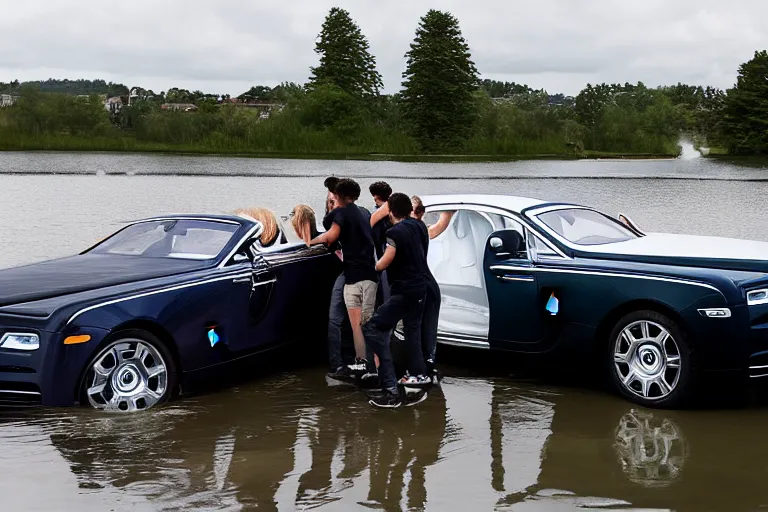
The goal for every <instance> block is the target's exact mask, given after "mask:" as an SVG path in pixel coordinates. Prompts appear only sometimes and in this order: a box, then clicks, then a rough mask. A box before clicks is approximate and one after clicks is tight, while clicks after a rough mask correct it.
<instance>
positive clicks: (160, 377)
mask: <svg viewBox="0 0 768 512" xmlns="http://www.w3.org/2000/svg"><path fill="white" fill-rule="evenodd" d="M89 373H90V378H88V379H87V381H86V386H87V387H86V389H85V392H86V394H87V395H88V401H89V402H90V403H91V405H92V406H93V407H95V408H96V409H102V410H107V411H120V412H127V411H137V410H143V409H149V408H150V407H152V406H153V405H155V404H157V403H158V402H159V401H161V400H162V399H163V398H164V396H165V394H166V392H167V391H168V370H167V365H166V363H165V361H164V360H163V357H162V355H161V354H160V352H159V351H158V350H157V349H156V348H155V347H154V346H152V345H151V344H149V343H147V342H146V341H144V340H141V339H135V338H129V339H122V340H119V341H117V342H115V343H113V344H111V345H110V346H108V347H107V348H105V349H104V350H103V351H102V352H101V353H100V354H99V355H98V356H97V357H96V359H95V360H94V361H93V363H92V365H91V371H90V372H89Z"/></svg>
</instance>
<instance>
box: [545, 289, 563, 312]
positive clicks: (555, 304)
mask: <svg viewBox="0 0 768 512" xmlns="http://www.w3.org/2000/svg"><path fill="white" fill-rule="evenodd" d="M547 311H549V314H551V315H556V314H557V312H558V311H560V301H559V300H557V297H555V292H552V295H550V296H549V300H548V301H547Z"/></svg>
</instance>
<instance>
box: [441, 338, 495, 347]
mask: <svg viewBox="0 0 768 512" xmlns="http://www.w3.org/2000/svg"><path fill="white" fill-rule="evenodd" d="M437 342H438V343H442V344H443V345H452V346H454V347H467V348H480V349H484V350H488V349H490V348H491V344H490V343H488V342H487V341H475V340H468V339H464V338H460V337H448V336H446V335H440V334H438V335H437Z"/></svg>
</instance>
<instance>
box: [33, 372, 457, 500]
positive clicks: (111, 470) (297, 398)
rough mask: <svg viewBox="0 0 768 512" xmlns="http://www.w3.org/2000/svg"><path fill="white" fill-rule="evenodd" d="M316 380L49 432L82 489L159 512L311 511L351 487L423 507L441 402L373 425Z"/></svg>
mask: <svg viewBox="0 0 768 512" xmlns="http://www.w3.org/2000/svg"><path fill="white" fill-rule="evenodd" d="M319 380H320V381H321V380H322V376H321V374H317V373H315V372H311V373H309V374H300V375H298V376H294V375H292V376H285V377H281V378H277V379H275V380H274V381H273V382H271V383H270V385H269V387H268V388H267V389H265V387H264V386H262V385H259V386H256V385H253V386H247V387H241V388H238V389H237V390H236V391H230V392H226V393H222V394H220V395H218V396H214V395H210V394H209V395H205V396H201V397H199V399H197V400H195V401H192V400H190V401H183V402H178V404H176V405H172V406H168V407H164V408H162V409H157V410H156V411H153V412H149V413H147V414H141V415H131V416H128V417H126V416H125V415H121V416H104V415H96V416H94V415H92V414H89V413H88V412H87V411H80V410H74V411H72V412H70V413H68V414H67V415H66V416H65V417H63V418H61V419H60V420H59V421H57V422H55V423H53V424H50V425H48V426H46V427H44V428H45V429H46V430H48V432H49V433H50V437H51V440H52V442H53V445H54V446H55V447H56V449H57V450H59V451H60V452H61V454H62V455H63V456H64V458H65V459H66V460H67V461H68V462H69V464H70V466H71V468H72V472H73V473H74V474H75V475H77V478H78V481H79V483H80V485H81V486H83V487H94V486H97V485H104V486H114V487H117V488H119V489H121V490H122V491H123V492H125V493H128V494H134V493H140V494H143V495H145V496H147V497H148V498H150V501H151V502H152V503H154V504H155V505H157V506H158V508H163V509H166V508H171V509H177V508H178V509H208V510H210V509H212V508H217V509H218V508H221V507H228V509H229V508H235V509H239V508H240V507H243V508H245V509H251V508H255V507H258V508H259V510H262V509H266V510H278V509H281V510H294V509H306V508H312V507H315V506H318V505H321V504H332V503H333V502H335V501H337V500H339V499H345V497H346V494H347V493H350V492H353V488H354V497H351V498H347V499H350V500H353V501H355V502H357V501H362V502H368V503H374V504H380V506H381V507H383V508H384V509H385V510H394V509H399V508H400V504H401V503H405V504H407V506H408V507H409V508H411V509H423V507H424V503H425V502H426V499H427V492H426V488H425V479H424V470H425V468H428V467H429V466H431V465H432V464H434V463H435V462H436V461H437V460H438V450H439V449H440V446H441V442H442V440H443V437H444V433H445V424H446V418H445V402H444V401H443V400H441V399H440V398H438V397H437V396H435V397H431V398H432V399H431V400H429V401H428V402H425V404H424V406H423V407H419V408H409V409H404V410H403V411H402V414H383V415H377V416H376V417H373V416H372V413H371V410H370V407H369V406H368V405H367V404H366V403H365V401H364V400H362V399H361V398H360V397H357V398H358V399H357V400H356V399H355V398H356V395H357V394H358V391H352V392H351V393H343V392H339V391H338V390H336V389H333V390H329V389H328V388H326V387H325V386H318V384H317V382H318V381H319ZM286 387H288V388H290V389H291V392H290V393H284V392H283V391H285V388H286ZM339 400H342V402H343V405H342V406H341V407H340V404H339ZM331 508H333V507H331Z"/></svg>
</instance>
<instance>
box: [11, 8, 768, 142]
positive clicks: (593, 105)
mask: <svg viewBox="0 0 768 512" xmlns="http://www.w3.org/2000/svg"><path fill="white" fill-rule="evenodd" d="M315 52H316V53H317V54H318V57H319V61H318V64H317V66H314V67H312V68H310V76H309V79H308V81H307V83H306V84H304V85H299V84H295V83H283V84H281V85H279V86H277V87H274V88H270V87H267V86H262V85H260V86H255V87H252V88H251V89H250V90H249V91H246V92H245V93H243V94H241V95H240V96H238V98H239V99H240V100H244V101H247V100H253V101H257V102H263V103H274V104H280V106H281V108H280V109H279V111H278V110H273V111H272V112H271V115H270V116H269V118H268V119H264V116H260V115H258V112H256V111H254V110H251V109H243V108H236V107H235V106H232V105H228V103H229V102H225V103H226V104H225V105H224V106H222V100H227V99H229V97H228V96H222V95H215V94H206V93H203V92H202V91H191V92H190V91H188V90H185V89H177V88H174V89H170V90H169V91H167V92H161V93H158V94H155V93H154V92H152V91H145V90H143V89H141V90H140V93H139V94H138V96H137V97H138V100H137V101H133V102H132V105H131V106H130V107H124V108H123V109H122V110H120V111H119V112H116V113H112V114H111V115H110V114H109V113H107V111H106V110H105V109H104V108H103V105H101V104H100V103H99V102H97V101H82V98H80V99H73V98H71V97H66V96H65V95H64V94H57V93H61V92H64V91H72V90H77V91H85V92H84V93H83V94H95V93H97V92H101V91H105V90H106V93H112V92H117V93H118V94H124V93H127V87H125V86H123V85H122V84H112V83H105V82H104V81H93V82H90V81H52V80H49V81H47V82H40V83H37V84H26V85H25V84H19V83H18V82H15V83H12V84H2V83H0V92H3V90H4V88H5V89H14V88H15V89H17V90H18V91H20V95H21V98H20V99H19V101H18V102H17V103H16V104H15V105H14V106H12V107H10V108H5V109H2V110H0V132H2V133H4V137H3V138H2V140H0V148H2V147H5V148H6V149H11V148H32V147H38V146H40V147H44V148H45V149H66V148H68V147H79V148H85V149H88V148H90V147H91V146H94V145H95V146H97V147H94V148H93V149H115V148H117V149H120V148H127V149H164V148H166V149H170V150H173V149H178V150H197V151H203V152H207V151H217V152H229V151H232V152H242V153H267V152H287V153H296V154H302V153H313V154H321V153H331V154H364V153H391V154H400V155H419V154H455V155H458V154H468V155H488V156H495V155H499V156H504V155H507V156H515V155H519V156H526V155H590V154H611V153H620V154H653V155H670V154H676V153H677V152H678V150H679V148H678V141H679V139H680V137H681V135H687V136H689V137H692V138H693V139H694V140H695V141H696V143H697V144H699V145H702V146H710V147H713V148H721V149H722V150H723V151H727V152H729V153H732V154H764V153H766V152H767V151H768V107H767V106H766V102H765V98H768V53H766V52H765V51H758V52H755V55H754V57H753V59H751V60H750V61H749V62H746V63H744V64H742V65H741V66H740V68H739V70H738V77H737V81H736V84H735V85H734V87H733V88H731V89H729V90H727V91H723V90H720V89H717V88H713V87H704V86H693V85H687V84H680V83H678V84H677V85H672V86H663V87H656V88H650V87H647V86H646V85H644V84H643V83H641V82H639V83H636V84H630V83H625V84H595V85H592V84H587V85H586V86H585V87H584V89H582V90H581V91H580V92H579V94H578V95H577V96H576V97H570V96H565V95H563V94H549V93H548V92H547V91H545V90H535V89H532V88H530V87H528V86H527V85H525V84H517V83H514V82H500V81H494V80H487V79H486V80H481V79H480V73H479V71H478V69H477V68H476V66H475V64H474V62H473V60H472V56H471V54H470V50H469V45H468V44H467V42H466V40H465V39H464V37H463V36H462V33H461V30H460V26H459V21H458V20H457V19H456V18H455V17H454V16H453V15H451V14H450V13H448V12H443V11H438V10H430V11H429V12H427V13H426V14H425V15H424V16H423V17H422V18H421V19H420V21H419V25H418V27H417V29H416V33H415V37H414V40H413V42H412V43H411V45H410V48H409V50H408V51H407V52H406V54H405V59H406V67H405V71H404V72H403V75H402V82H401V84H400V86H401V87H400V91H399V92H398V93H396V94H391V95H385V94H382V92H381V91H382V89H383V86H384V84H383V80H382V77H381V74H380V73H379V72H378V70H377V67H376V58H375V56H374V55H372V53H371V51H370V47H369V44H368V40H367V38H366V37H365V36H364V34H363V33H362V31H361V29H360V27H359V26H358V25H357V24H356V23H355V21H354V20H353V19H352V17H351V15H350V14H349V12H347V11H346V10H344V9H340V8H333V9H331V10H330V12H329V13H328V15H327V16H326V18H325V21H324V22H323V25H322V27H321V30H320V34H319V37H318V38H317V42H316V47H315ZM4 86H5V87H4ZM47 92H50V94H46V93H47ZM163 102H172V103H194V104H196V105H198V106H199V107H200V108H199V110H198V111H197V112H195V113H181V112H166V111H161V110H160V109H159V104H160V103H163ZM78 138H79V139H78ZM3 141H5V142H3Z"/></svg>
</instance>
